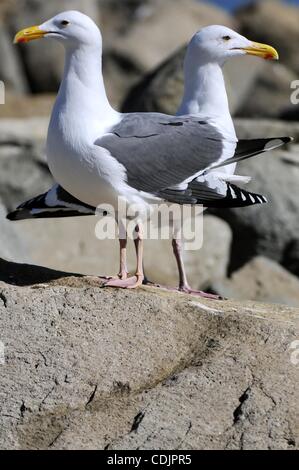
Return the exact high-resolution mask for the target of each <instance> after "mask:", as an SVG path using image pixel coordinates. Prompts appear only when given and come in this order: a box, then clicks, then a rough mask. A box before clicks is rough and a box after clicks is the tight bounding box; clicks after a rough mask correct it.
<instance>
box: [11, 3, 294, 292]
mask: <svg viewBox="0 0 299 470" xmlns="http://www.w3.org/2000/svg"><path fill="white" fill-rule="evenodd" d="M41 37H46V38H54V39H56V40H58V41H59V42H61V43H62V44H63V45H64V46H65V49H66V61H65V70H64V75H63V80H62V83H61V86H60V90H59V93H58V96H57V100H56V103H55V106H54V109H53V112H52V116H51V121H50V125H49V131H48V139H47V158H48V164H49V168H50V170H51V172H52V174H53V176H54V178H55V180H56V181H57V183H58V185H55V186H54V187H53V188H52V189H51V190H50V191H49V192H47V193H46V194H44V195H41V196H39V197H38V198H34V199H33V200H31V201H29V202H27V203H24V204H23V205H22V206H20V207H19V208H18V209H17V211H16V212H14V213H12V214H9V215H8V218H9V219H10V220H19V219H21V218H28V217H43V216H44V217H47V216H49V215H51V216H65V215H78V214H80V215H90V214H94V208H95V207H97V206H98V205H100V204H103V203H106V204H110V205H111V206H113V207H114V208H115V211H117V208H118V198H119V197H120V196H121V197H122V198H123V199H125V200H126V202H127V203H128V205H131V204H136V203H137V204H138V207H139V213H138V214H137V215H136V224H137V222H138V221H140V220H142V219H145V218H147V217H149V214H150V213H151V204H152V203H153V202H157V201H158V202H159V201H160V202H163V201H166V202H177V203H179V204H204V205H205V207H209V206H219V207H241V206H245V205H252V204H256V203H264V202H266V200H265V198H264V197H263V196H260V195H254V194H252V193H248V192H246V191H244V190H240V189H239V188H237V187H236V186H234V185H232V184H231V181H233V180H234V178H233V177H232V176H231V175H232V174H233V172H234V169H235V163H236V162H237V161H239V160H242V159H244V158H249V157H251V156H253V155H257V154H258V153H262V152H265V151H268V150H271V149H273V148H276V147H278V146H280V145H282V144H283V143H286V142H288V141H290V139H289V138H281V139H258V140H255V141H240V142H239V143H238V141H237V138H236V135H235V132H234V128H233V124H232V120H231V117H230V113H229V109H228V104H227V96H226V91H225V85H224V80H223V75H222V70H221V67H222V65H223V64H224V62H225V61H226V60H227V59H228V58H230V57H234V56H240V55H246V54H252V55H256V56H261V57H264V58H272V59H277V58H278V54H277V52H276V51H275V50H274V49H273V48H271V47H270V46H266V45H262V44H258V43H254V42H252V41H249V40H248V39H246V38H245V37H243V36H240V35H239V34H237V33H235V32H234V31H232V30H229V29H227V28H224V27H222V26H213V27H209V28H205V29H204V30H202V31H200V32H199V33H197V34H196V35H195V36H194V38H193V39H192V41H191V43H190V45H189V48H188V52H187V57H186V61H185V95H184V98H183V102H182V105H181V107H180V110H179V114H181V113H183V114H185V115H183V116H176V117H174V116H168V115H164V114H158V113H132V114H121V113H118V112H116V111H115V110H114V109H112V108H111V106H110V104H109V102H108V99H107V96H106V92H105V87H104V82H103V76H102V63H101V60H102V38H101V33H100V31H99V29H98V27H97V26H96V25H95V23H94V22H93V21H92V20H91V19H90V18H88V17H87V16H85V15H83V14H82V13H79V12H76V11H68V12H64V13H61V14H59V15H57V16H55V17H54V18H52V19H51V20H49V21H47V22H45V23H43V24H42V25H40V26H34V27H30V28H26V29H24V30H22V31H20V32H19V33H18V34H17V35H16V37H15V42H17V43H20V42H27V41H30V40H32V39H38V38H41ZM200 90H202V91H201V93H199V91H200ZM226 165H229V166H228V167H227V168H228V170H227V171H224V170H223V168H225V166H226ZM216 168H217V170H216ZM220 168H221V170H220ZM224 175H225V176H224ZM228 175H230V177H228ZM137 230H139V231H138V232H137V235H138V236H137V239H136V247H137V269H136V274H135V276H133V277H131V278H127V269H126V263H125V248H126V239H124V240H121V241H120V253H121V257H120V258H121V263H120V276H119V279H113V280H110V281H109V282H108V283H107V284H106V285H110V286H115V287H123V288H134V287H137V286H139V285H140V284H141V283H142V281H143V278H144V274H143V267H142V247H143V243H142V230H141V227H140V226H139V228H138V229H137ZM175 244H176V242H174V248H175ZM177 254H178V263H179V267H181V271H180V278H181V279H180V287H181V288H182V290H188V291H192V290H191V289H190V288H189V286H188V284H187V281H186V279H185V278H184V276H185V274H184V271H182V266H183V265H182V261H181V259H180V253H179V250H177ZM180 263H181V264H180ZM193 292H195V291H192V293H193ZM198 293H199V295H205V294H204V293H201V292H198Z"/></svg>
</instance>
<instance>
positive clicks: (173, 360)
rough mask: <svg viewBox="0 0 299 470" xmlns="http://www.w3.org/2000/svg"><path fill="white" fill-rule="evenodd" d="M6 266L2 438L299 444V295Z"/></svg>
mask: <svg viewBox="0 0 299 470" xmlns="http://www.w3.org/2000/svg"><path fill="white" fill-rule="evenodd" d="M1 267H2V271H0V272H2V273H3V272H4V273H5V272H6V276H5V275H2V274H1V276H0V278H1V279H2V280H6V281H7V280H8V273H9V272H10V273H11V277H10V281H9V282H10V283H9V284H7V283H5V282H1V281H0V331H1V333H0V340H1V341H2V342H3V344H4V352H5V364H3V365H0V368H1V383H0V406H1V421H2V423H1V430H2V432H1V436H0V442H1V443H0V447H1V448H2V449H48V448H50V449H104V448H108V449H124V448H125V449H137V448H139V449H156V450H159V449H186V450H188V449H294V448H298V446H299V442H298V403H297V400H296V391H298V388H297V386H298V366H297V367H296V366H295V365H293V364H292V362H291V354H292V350H291V349H290V348H291V344H292V342H293V341H294V340H296V339H297V338H298V313H299V311H298V309H289V308H286V307H281V306H270V305H262V304H255V303H242V304H241V303H237V302H212V301H210V302H208V301H204V300H199V299H197V298H192V297H190V296H185V295H182V294H169V293H167V292H164V291H161V290H157V289H154V288H143V289H139V290H137V291H135V292H127V291H122V290H118V291H115V290H113V289H112V290H111V289H99V287H96V281H92V280H88V279H84V278H64V277H63V273H60V274H59V273H58V272H51V271H44V270H41V269H38V268H35V267H31V266H28V267H26V266H20V267H18V266H15V265H10V264H9V263H6V265H5V263H4V264H3V262H2V266H1ZM26 279H27V284H33V285H31V286H30V285H29V286H27V287H24V284H26ZM53 279H56V280H53ZM40 281H42V282H43V283H44V284H43V285H41V284H37V283H38V282H40ZM12 283H14V284H15V285H12ZM18 285H22V286H23V287H22V288H20V287H18Z"/></svg>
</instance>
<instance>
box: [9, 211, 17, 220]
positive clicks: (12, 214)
mask: <svg viewBox="0 0 299 470" xmlns="http://www.w3.org/2000/svg"><path fill="white" fill-rule="evenodd" d="M6 218H7V219H8V220H18V211H13V212H10V213H9V214H7V216H6Z"/></svg>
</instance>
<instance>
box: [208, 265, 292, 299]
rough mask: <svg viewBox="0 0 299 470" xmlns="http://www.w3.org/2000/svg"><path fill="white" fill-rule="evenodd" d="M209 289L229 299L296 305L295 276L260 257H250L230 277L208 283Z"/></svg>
mask: <svg viewBox="0 0 299 470" xmlns="http://www.w3.org/2000/svg"><path fill="white" fill-rule="evenodd" d="M212 290H213V291H215V292H217V293H218V294H220V295H221V296H222V297H226V298H229V299H251V300H257V301H261V300H262V301H263V302H269V303H275V304H285V305H290V306H295V307H299V279H298V278H297V277H296V276H294V275H292V274H290V273H289V272H288V271H286V270H285V269H284V268H282V267H281V266H280V265H279V264H277V263H275V262H274V261H272V260H269V259H267V258H265V257H263V256H257V257H255V258H253V259H252V260H250V261H249V262H248V263H247V264H246V265H245V266H243V267H242V268H241V269H240V270H239V271H235V272H234V273H233V275H232V277H231V279H224V280H222V281H217V282H215V283H213V284H212Z"/></svg>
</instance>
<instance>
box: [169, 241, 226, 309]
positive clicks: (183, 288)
mask: <svg viewBox="0 0 299 470" xmlns="http://www.w3.org/2000/svg"><path fill="white" fill-rule="evenodd" d="M172 248H173V253H174V256H175V259H176V262H177V266H178V271H179V288H178V290H179V291H180V292H185V293H186V294H192V295H198V296H199V297H204V298H207V299H213V300H221V297H220V296H219V295H213V294H208V293H206V292H202V291H200V290H195V289H192V288H191V287H190V286H189V284H188V280H187V275H186V269H185V265H184V261H183V257H182V241H181V240H180V239H176V238H173V240H172Z"/></svg>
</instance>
